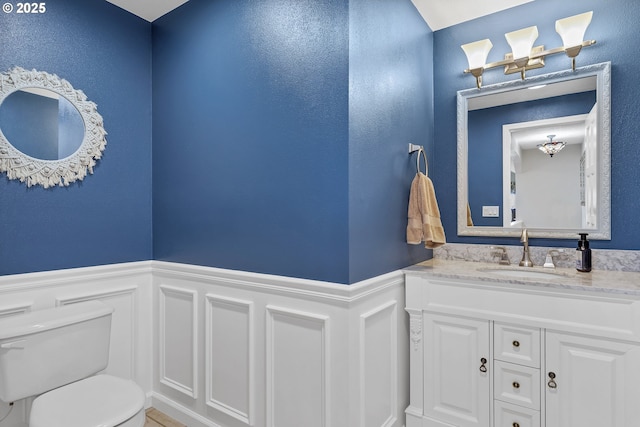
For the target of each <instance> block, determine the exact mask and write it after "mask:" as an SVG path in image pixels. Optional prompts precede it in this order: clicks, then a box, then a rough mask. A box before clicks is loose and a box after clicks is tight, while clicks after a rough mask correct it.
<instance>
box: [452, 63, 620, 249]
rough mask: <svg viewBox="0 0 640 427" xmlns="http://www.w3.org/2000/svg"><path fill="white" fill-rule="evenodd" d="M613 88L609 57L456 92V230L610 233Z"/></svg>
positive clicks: (477, 233) (549, 234) (556, 235)
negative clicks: (588, 63)
mask: <svg viewBox="0 0 640 427" xmlns="http://www.w3.org/2000/svg"><path fill="white" fill-rule="evenodd" d="M610 93H611V64H610V63H609V62H606V63H601V64H596V65H590V66H586V67H581V68H578V69H576V70H575V71H571V70H567V71H560V72H556V73H551V74H546V75H541V76H535V77H531V78H527V79H526V80H524V81H522V80H517V81H509V82H506V83H500V84H495V85H492V86H487V87H483V88H482V89H475V88H474V89H467V90H462V91H459V92H458V95H457V102H458V235H460V236H513V237H518V236H520V233H521V231H522V228H527V229H528V230H529V234H530V236H532V237H540V238H557V239H572V238H575V236H576V234H577V233H589V238H590V239H600V240H609V239H611V189H610V175H611V151H610V145H611V129H610V127H611V96H610ZM544 150H546V151H544Z"/></svg>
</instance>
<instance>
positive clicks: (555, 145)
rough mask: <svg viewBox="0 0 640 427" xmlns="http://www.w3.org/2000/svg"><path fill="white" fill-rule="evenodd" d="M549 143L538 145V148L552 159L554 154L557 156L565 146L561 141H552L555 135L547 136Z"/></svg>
mask: <svg viewBox="0 0 640 427" xmlns="http://www.w3.org/2000/svg"><path fill="white" fill-rule="evenodd" d="M547 138H549V141H547V142H545V143H544V144H538V148H539V149H540V151H542V152H543V153H545V154H548V155H549V156H550V157H553V155H554V154H557V153H558V152H559V151H560V150H562V149H563V148H564V147H565V145H567V144H566V143H565V142H562V141H554V140H553V138H555V135H547Z"/></svg>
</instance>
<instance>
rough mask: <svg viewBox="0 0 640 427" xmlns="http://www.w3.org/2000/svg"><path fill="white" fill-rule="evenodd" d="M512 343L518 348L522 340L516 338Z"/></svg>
mask: <svg viewBox="0 0 640 427" xmlns="http://www.w3.org/2000/svg"><path fill="white" fill-rule="evenodd" d="M512 344H513V346H514V347H516V348H518V347H520V341H518V340H514V341H513V343H512Z"/></svg>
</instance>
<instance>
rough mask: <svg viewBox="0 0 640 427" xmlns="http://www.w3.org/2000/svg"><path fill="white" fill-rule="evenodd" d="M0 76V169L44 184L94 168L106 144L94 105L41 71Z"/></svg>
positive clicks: (77, 177) (70, 179) (13, 176)
mask: <svg viewBox="0 0 640 427" xmlns="http://www.w3.org/2000/svg"><path fill="white" fill-rule="evenodd" d="M0 79H1V81H0V171H2V172H6V174H7V177H8V178H9V179H18V180H20V181H21V182H25V183H26V184H27V186H29V187H31V186H32V185H42V186H43V187H45V188H49V187H53V186H56V185H65V186H66V185H69V184H70V183H72V182H74V181H77V180H82V179H84V177H85V176H86V175H87V172H90V173H93V167H94V166H95V164H96V160H97V159H99V158H100V157H101V156H102V152H103V151H104V148H105V146H106V143H107V142H106V138H105V136H106V134H107V133H106V131H105V130H104V126H103V123H102V116H100V114H98V111H97V107H96V104H95V103H93V102H91V101H88V100H87V98H86V96H85V95H84V93H82V91H80V90H76V89H74V88H73V86H72V85H71V84H70V83H69V82H68V81H66V80H64V79H61V78H60V77H58V76H56V75H52V74H49V73H46V72H43V71H36V70H31V71H28V70H25V69H23V68H20V67H16V68H14V69H12V70H10V71H8V72H5V73H2V74H0Z"/></svg>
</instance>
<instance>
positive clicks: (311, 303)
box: [153, 262, 409, 427]
mask: <svg viewBox="0 0 640 427" xmlns="http://www.w3.org/2000/svg"><path fill="white" fill-rule="evenodd" d="M153 286H154V301H155V302H154V304H155V307H156V309H155V310H154V313H155V314H154V315H155V316H156V317H155V319H154V322H153V323H154V325H157V328H156V330H155V332H154V342H155V346H156V348H155V351H154V355H155V360H154V364H155V365H156V366H158V368H159V369H158V375H157V377H156V379H155V381H154V387H153V390H154V391H153V406H154V407H156V408H158V409H159V410H161V411H163V412H165V413H167V414H168V415H170V416H172V417H174V418H176V419H177V420H179V421H181V422H182V423H184V424H186V425H188V426H189V427H247V426H255V427H301V426H304V427H400V426H402V425H403V424H404V409H405V407H406V406H407V405H408V363H409V360H408V348H409V344H408V341H409V333H408V316H407V314H406V312H405V311H404V309H403V307H404V276H403V275H402V274H401V273H400V272H395V273H389V274H387V275H383V276H380V277H376V278H374V279H370V280H367V281H364V282H361V283H357V284H354V285H351V286H345V285H339V284H332V283H324V282H317V281H311V280H304V279H294V278H288V277H281V276H271V275H263V274H254V273H247V272H239V271H229V270H221V269H215V268H209V267H199V266H192V265H184V264H175V263H164V262H154V263H153ZM178 306H179V307H181V308H180V310H177V309H176V308H177V307H178ZM168 307H172V308H173V309H176V310H173V309H171V310H168V309H167V308H168ZM177 313H181V314H180V315H179V316H178V314H177ZM163 317H166V318H163ZM194 319H195V320H194ZM168 325H172V326H171V329H169V328H168ZM193 337H196V341H195V342H194V341H193ZM194 367H195V370H194ZM168 373H171V375H169V374H168Z"/></svg>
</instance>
